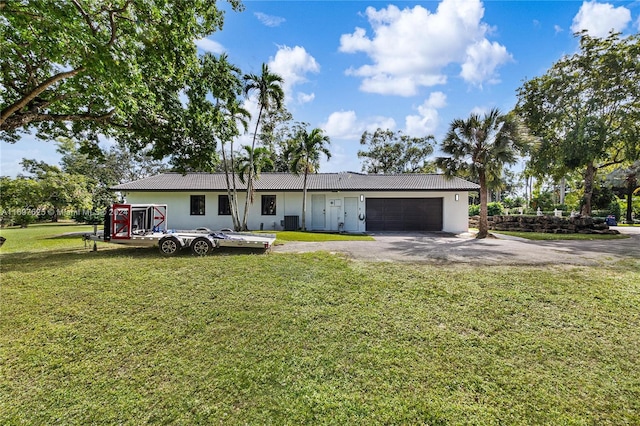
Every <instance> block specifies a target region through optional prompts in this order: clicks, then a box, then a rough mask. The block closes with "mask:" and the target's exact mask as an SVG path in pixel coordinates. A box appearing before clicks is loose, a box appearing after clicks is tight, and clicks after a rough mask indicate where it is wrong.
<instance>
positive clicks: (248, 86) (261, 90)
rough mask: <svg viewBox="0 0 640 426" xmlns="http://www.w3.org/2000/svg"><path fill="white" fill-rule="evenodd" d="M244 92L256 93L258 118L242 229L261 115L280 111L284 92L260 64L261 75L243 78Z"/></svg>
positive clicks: (279, 80)
mask: <svg viewBox="0 0 640 426" xmlns="http://www.w3.org/2000/svg"><path fill="white" fill-rule="evenodd" d="M244 80H245V86H244V91H245V94H246V95H247V96H249V95H250V94H251V93H252V92H257V98H258V117H257V119H256V128H255V131H254V132H253V139H252V141H251V151H250V152H249V173H248V175H247V198H246V201H245V207H244V218H243V220H242V227H243V229H245V230H246V229H247V217H248V212H249V200H250V198H251V193H252V192H253V152H254V150H255V147H256V138H257V137H258V129H259V127H260V123H261V119H262V115H263V113H264V112H265V111H271V110H273V109H276V110H278V109H280V108H281V107H282V103H283V102H284V90H283V89H282V83H283V81H284V80H283V79H282V77H281V76H279V75H278V74H274V73H272V72H271V71H269V66H268V65H267V64H264V63H263V64H262V73H261V74H260V75H256V74H247V75H245V76H244Z"/></svg>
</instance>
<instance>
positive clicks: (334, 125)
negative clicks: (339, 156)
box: [321, 111, 396, 141]
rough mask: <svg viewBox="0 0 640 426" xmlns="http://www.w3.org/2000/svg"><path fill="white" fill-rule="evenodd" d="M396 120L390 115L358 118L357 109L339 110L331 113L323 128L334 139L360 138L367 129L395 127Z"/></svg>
mask: <svg viewBox="0 0 640 426" xmlns="http://www.w3.org/2000/svg"><path fill="white" fill-rule="evenodd" d="M395 127H396V122H395V120H394V119H393V118H390V117H380V116H379V117H371V118H368V119H365V120H360V119H358V117H357V115H356V113H355V111H337V112H334V113H331V115H329V118H328V119H327V121H326V122H325V123H322V125H321V128H322V129H324V131H325V132H326V134H327V135H328V136H329V137H330V138H332V139H347V140H358V141H359V140H360V137H361V136H362V133H364V132H365V131H370V132H372V131H375V130H376V129H378V128H381V129H391V130H393V129H395Z"/></svg>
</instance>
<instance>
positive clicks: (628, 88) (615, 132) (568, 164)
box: [516, 32, 640, 215]
mask: <svg viewBox="0 0 640 426" xmlns="http://www.w3.org/2000/svg"><path fill="white" fill-rule="evenodd" d="M639 82H640V35H638V34H636V35H632V36H629V37H620V35H619V34H615V33H614V34H610V35H609V36H608V37H607V38H602V39H600V38H594V37H590V36H589V35H587V34H586V32H583V33H581V34H580V50H579V51H578V52H577V53H575V54H573V55H568V56H566V57H564V58H562V59H560V60H559V61H558V62H556V63H555V64H553V66H552V67H551V68H550V69H549V70H548V71H547V72H546V73H545V74H544V75H542V76H540V77H537V78H534V79H531V80H529V81H527V82H525V83H524V85H523V86H522V87H521V88H520V89H519V90H518V105H517V107H516V111H517V113H518V114H519V115H520V116H521V117H522V118H523V119H524V121H525V124H526V125H527V126H528V127H529V129H530V131H531V133H532V134H534V135H535V136H538V137H539V138H540V141H541V143H540V145H539V148H538V149H537V150H536V151H535V152H534V153H533V154H532V161H531V166H532V169H533V170H535V172H536V173H537V174H538V175H551V176H553V177H555V178H560V177H562V176H564V175H565V174H566V173H567V172H568V171H572V170H580V171H582V173H583V178H584V186H583V188H584V191H583V192H584V195H583V201H582V209H581V212H582V213H583V214H586V215H589V214H591V196H592V193H593V185H594V181H595V177H596V173H597V171H598V170H600V169H603V168H606V167H608V166H610V165H612V164H617V163H622V162H624V161H629V160H633V158H629V157H630V156H631V155H633V154H632V153H633V152H637V151H638V150H637V149H636V148H637V144H638V143H640V142H639V141H638V139H637V134H638V131H637V129H638V126H640V122H639V120H638V117H639V116H640V83H639ZM633 134H635V135H636V138H635V139H633V138H632V139H630V135H633Z"/></svg>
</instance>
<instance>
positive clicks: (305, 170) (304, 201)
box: [302, 167, 308, 231]
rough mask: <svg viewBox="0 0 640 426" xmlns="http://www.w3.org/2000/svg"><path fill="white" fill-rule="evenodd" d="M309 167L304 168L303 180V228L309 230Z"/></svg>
mask: <svg viewBox="0 0 640 426" xmlns="http://www.w3.org/2000/svg"><path fill="white" fill-rule="evenodd" d="M307 173H308V171H307V168H306V167H305V169H304V180H303V182H302V230H303V231H306V230H307V221H306V217H307Z"/></svg>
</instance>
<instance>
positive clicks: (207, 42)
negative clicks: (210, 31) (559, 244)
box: [196, 38, 225, 54]
mask: <svg viewBox="0 0 640 426" xmlns="http://www.w3.org/2000/svg"><path fill="white" fill-rule="evenodd" d="M196 46H198V47H199V48H200V49H202V50H204V51H205V52H211V53H217V54H220V53H224V51H225V48H224V46H222V45H221V44H220V43H218V42H217V41H213V40H211V39H208V38H201V39H198V40H196Z"/></svg>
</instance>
